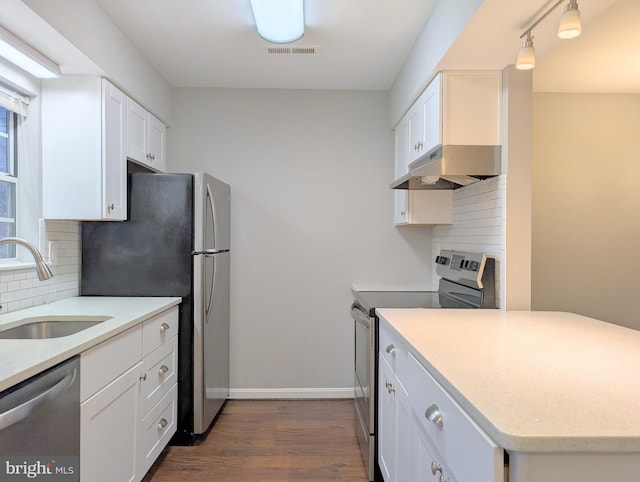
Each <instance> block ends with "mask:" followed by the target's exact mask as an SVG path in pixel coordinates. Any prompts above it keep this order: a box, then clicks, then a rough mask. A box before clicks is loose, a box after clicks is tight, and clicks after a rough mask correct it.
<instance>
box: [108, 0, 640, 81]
mask: <svg viewBox="0 0 640 482" xmlns="http://www.w3.org/2000/svg"><path fill="white" fill-rule="evenodd" d="M95 1H96V3H97V4H98V5H99V6H100V7H101V8H102V9H103V10H104V12H105V13H106V14H107V15H108V16H109V17H111V18H112V20H113V21H114V22H115V23H116V24H117V25H118V26H119V27H120V29H121V30H122V31H123V32H124V33H125V35H126V36H127V37H128V38H129V39H130V40H131V41H132V42H133V44H134V45H136V46H137V48H138V49H139V50H140V52H141V53H142V54H143V55H144V56H145V57H146V58H148V59H149V61H150V62H151V63H152V64H153V65H154V66H155V68H156V69H157V70H158V72H160V74H161V75H162V76H163V77H164V78H165V80H166V81H167V82H168V83H169V84H170V85H171V86H173V87H252V88H302V89H358V90H386V89H389V88H390V87H391V85H392V84H393V81H394V79H395V77H396V75H397V73H398V71H399V69H400V68H401V66H402V64H403V62H404V60H405V59H406V57H407V54H408V53H409V51H410V48H411V46H412V45H413V43H414V42H415V40H416V39H417V37H418V35H419V33H420V31H421V30H422V28H423V26H424V24H425V22H426V20H427V19H428V16H429V15H430V13H431V11H432V10H433V8H434V6H435V3H436V0H394V1H393V2H389V1H381V0H375V1H371V0H348V1H345V0H306V1H305V20H306V31H305V36H304V37H303V38H302V39H301V40H299V41H297V42H294V43H293V44H290V45H292V46H296V47H317V48H318V53H317V54H313V55H305V54H298V55H273V54H271V55H269V54H267V53H266V47H267V46H274V44H269V43H268V42H265V41H264V40H262V39H261V38H260V37H259V36H258V35H257V34H256V32H255V29H254V25H253V16H252V13H251V9H250V6H249V0H212V1H206V2H205V1H202V0H136V1H131V0H95ZM441 1H448V0H441ZM553 3H555V0H548V1H545V0H518V1H517V2H516V1H513V0H485V1H484V2H483V4H482V7H481V8H480V10H479V11H478V13H477V15H476V16H475V17H474V19H473V20H472V21H471V23H470V24H469V27H468V28H467V29H466V30H465V32H464V33H463V35H462V36H461V37H460V39H459V40H458V41H457V42H456V43H455V44H454V46H453V47H452V48H451V50H450V52H449V53H448V54H447V56H446V57H445V59H443V62H442V64H441V65H440V67H441V68H498V69H501V68H503V67H504V66H505V65H507V64H510V63H514V62H515V56H516V54H517V50H518V48H519V46H520V43H521V40H520V39H519V36H520V34H521V33H522V31H523V30H525V29H526V28H527V27H528V26H529V25H530V24H531V23H532V22H533V21H534V20H535V19H536V18H538V17H539V15H540V14H541V13H542V12H544V11H545V10H546V9H547V8H548V7H549V6H550V5H552V4H553ZM579 5H580V9H581V11H582V17H583V22H584V30H583V34H582V35H581V36H580V37H578V38H577V39H574V40H571V41H559V40H558V39H557V37H556V36H555V32H554V30H555V28H556V26H557V21H558V18H559V16H560V13H561V9H562V6H560V7H558V8H557V10H556V11H554V12H553V13H552V14H551V15H550V16H549V17H548V18H547V19H545V20H544V21H543V22H542V23H541V24H540V25H539V26H538V27H536V29H534V31H533V34H534V37H535V39H534V42H535V46H536V53H537V61H538V65H537V66H536V69H535V71H534V89H535V90H536V91H576V92H640V28H639V26H640V1H638V0H580V1H579Z"/></svg>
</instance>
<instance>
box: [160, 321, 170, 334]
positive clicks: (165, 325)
mask: <svg viewBox="0 0 640 482" xmlns="http://www.w3.org/2000/svg"><path fill="white" fill-rule="evenodd" d="M168 329H169V325H167V324H166V323H163V324H162V325H160V331H161V332H163V331H167V330H168Z"/></svg>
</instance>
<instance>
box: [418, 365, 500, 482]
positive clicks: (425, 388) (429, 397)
mask: <svg viewBox="0 0 640 482" xmlns="http://www.w3.org/2000/svg"><path fill="white" fill-rule="evenodd" d="M408 364H409V379H408V385H409V387H408V390H409V393H410V400H411V406H412V410H413V412H414V421H416V422H418V424H419V426H420V427H421V428H422V429H423V430H424V431H425V432H426V436H427V439H428V440H429V441H430V442H431V443H432V444H433V447H434V450H433V451H432V454H433V455H434V457H440V458H441V459H442V461H443V462H444V463H445V464H446V465H447V466H448V467H449V468H450V469H451V471H452V472H453V474H454V475H455V478H456V479H457V480H464V481H465V482H486V481H501V480H502V477H503V474H502V466H503V461H502V450H499V449H498V447H497V446H496V444H495V443H494V442H493V441H492V440H491V439H489V437H488V436H487V435H486V434H485V433H484V432H483V431H482V430H481V429H480V427H478V426H477V425H476V424H475V422H474V421H473V420H471V418H469V416H468V415H467V414H466V413H465V412H464V411H463V410H462V408H461V407H460V406H459V405H458V404H457V403H456V402H455V401H454V400H453V399H452V398H451V397H450V396H449V395H448V394H447V393H446V392H445V390H444V389H443V388H442V387H441V386H440V385H439V384H438V382H437V381H436V380H434V378H433V377H432V376H431V375H430V374H429V372H427V370H426V369H425V368H424V367H423V366H422V364H421V363H420V362H419V361H418V360H416V359H415V358H414V356H413V355H412V354H409V357H408ZM433 405H436V406H437V409H439V411H440V414H441V415H442V425H441V426H440V425H437V424H435V423H433V422H430V421H429V420H428V419H427V414H426V412H427V410H428V409H429V408H430V407H432V406H433Z"/></svg>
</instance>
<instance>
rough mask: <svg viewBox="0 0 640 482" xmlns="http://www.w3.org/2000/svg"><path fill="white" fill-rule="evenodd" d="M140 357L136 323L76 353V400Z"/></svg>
mask: <svg viewBox="0 0 640 482" xmlns="http://www.w3.org/2000/svg"><path fill="white" fill-rule="evenodd" d="M141 358H142V326H141V325H137V326H134V327H133V328H130V329H128V330H127V331H125V332H124V333H120V334H119V335H116V336H114V337H113V338H110V339H108V340H106V341H104V342H102V343H100V344H99V345H96V346H94V347H93V348H91V349H89V350H87V351H85V352H83V353H82V355H80V367H81V369H80V400H81V401H84V400H86V399H87V398H89V397H90V396H91V395H93V394H94V393H96V392H97V391H98V390H100V389H101V388H102V387H104V386H106V385H107V384H109V383H110V382H111V380H114V379H115V378H116V377H117V376H118V375H120V374H121V373H124V372H125V371H127V370H128V369H129V368H131V367H132V366H133V365H135V364H136V363H138V362H139V361H140V359H141Z"/></svg>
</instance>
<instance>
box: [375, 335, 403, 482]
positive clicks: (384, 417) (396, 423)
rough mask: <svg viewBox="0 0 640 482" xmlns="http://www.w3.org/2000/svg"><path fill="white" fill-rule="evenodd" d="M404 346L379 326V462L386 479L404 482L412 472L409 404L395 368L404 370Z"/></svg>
mask: <svg viewBox="0 0 640 482" xmlns="http://www.w3.org/2000/svg"><path fill="white" fill-rule="evenodd" d="M406 355H407V353H406V348H405V346H404V345H403V344H402V343H401V342H400V341H399V340H398V339H397V338H396V337H394V335H393V334H392V333H389V332H387V331H385V330H383V329H382V328H381V329H380V354H379V356H378V359H379V366H378V387H379V388H378V427H379V439H378V465H379V466H380V471H381V472H382V475H383V477H384V480H385V481H386V482H391V481H397V482H406V481H408V480H411V479H410V474H411V407H410V405H409V397H408V395H407V391H406V390H405V388H404V386H403V384H402V382H401V381H400V380H399V379H398V377H397V376H396V372H398V373H400V372H402V371H403V368H404V366H405V364H404V363H405V361H406Z"/></svg>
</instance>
